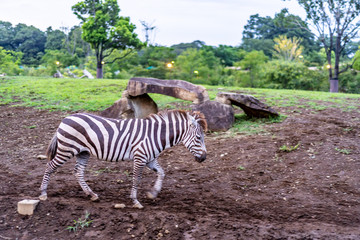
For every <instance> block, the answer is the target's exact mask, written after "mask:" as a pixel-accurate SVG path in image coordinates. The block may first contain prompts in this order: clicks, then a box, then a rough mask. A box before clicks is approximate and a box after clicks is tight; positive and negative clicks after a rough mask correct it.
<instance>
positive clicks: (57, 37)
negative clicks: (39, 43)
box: [45, 27, 66, 50]
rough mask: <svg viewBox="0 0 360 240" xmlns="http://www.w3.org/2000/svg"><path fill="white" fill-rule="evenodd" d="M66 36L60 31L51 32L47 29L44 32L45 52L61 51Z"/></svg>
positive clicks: (49, 28)
mask: <svg viewBox="0 0 360 240" xmlns="http://www.w3.org/2000/svg"><path fill="white" fill-rule="evenodd" d="M65 39H66V34H65V33H64V32H63V31H60V30H53V29H52V28H51V27H48V29H47V30H46V43H45V48H46V49H47V50H61V49H62V48H63V47H64V44H65Z"/></svg>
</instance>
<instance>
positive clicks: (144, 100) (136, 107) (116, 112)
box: [100, 90, 158, 119]
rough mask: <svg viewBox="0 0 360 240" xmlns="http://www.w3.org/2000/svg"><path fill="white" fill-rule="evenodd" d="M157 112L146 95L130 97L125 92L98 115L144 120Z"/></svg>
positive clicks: (154, 105)
mask: <svg viewBox="0 0 360 240" xmlns="http://www.w3.org/2000/svg"><path fill="white" fill-rule="evenodd" d="M157 112H158V108H157V105H156V103H155V102H154V101H153V100H152V98H151V97H150V96H149V95H148V94H146V93H144V94H142V95H139V96H130V95H129V94H128V92H127V91H126V90H125V91H124V92H123V94H122V97H121V99H119V100H117V101H116V102H115V103H114V104H113V105H112V106H111V107H109V108H107V109H105V110H104V111H102V112H101V113H100V115H101V116H103V117H108V118H117V119H128V118H145V117H147V116H148V115H149V114H152V113H157Z"/></svg>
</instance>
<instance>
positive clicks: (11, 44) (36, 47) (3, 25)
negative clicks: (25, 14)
mask: <svg viewBox="0 0 360 240" xmlns="http://www.w3.org/2000/svg"><path fill="white" fill-rule="evenodd" d="M45 42H46V36H45V33H44V32H42V31H41V30H39V29H37V28H35V27H34V26H27V25H25V24H22V23H20V24H18V25H16V26H15V27H13V26H12V24H11V23H9V22H3V21H0V46H1V47H3V48H4V49H6V50H12V51H17V52H22V53H23V58H22V63H23V64H28V65H38V64H39V62H40V59H41V57H42V55H43V53H44V50H45Z"/></svg>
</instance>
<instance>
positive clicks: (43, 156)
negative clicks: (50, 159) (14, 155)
mask: <svg viewBox="0 0 360 240" xmlns="http://www.w3.org/2000/svg"><path fill="white" fill-rule="evenodd" d="M36 158H37V159H40V160H45V159H47V156H45V155H42V154H39V155H37V156H36Z"/></svg>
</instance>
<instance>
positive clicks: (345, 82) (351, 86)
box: [339, 70, 360, 93]
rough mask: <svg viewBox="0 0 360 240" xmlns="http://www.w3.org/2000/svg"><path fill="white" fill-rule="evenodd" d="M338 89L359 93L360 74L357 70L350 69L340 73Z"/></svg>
mask: <svg viewBox="0 0 360 240" xmlns="http://www.w3.org/2000/svg"><path fill="white" fill-rule="evenodd" d="M339 81H340V83H339V85H340V91H341V92H345V93H359V89H360V74H359V73H358V72H357V71H354V70H350V71H347V72H345V73H343V74H341V75H340V78H339Z"/></svg>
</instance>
